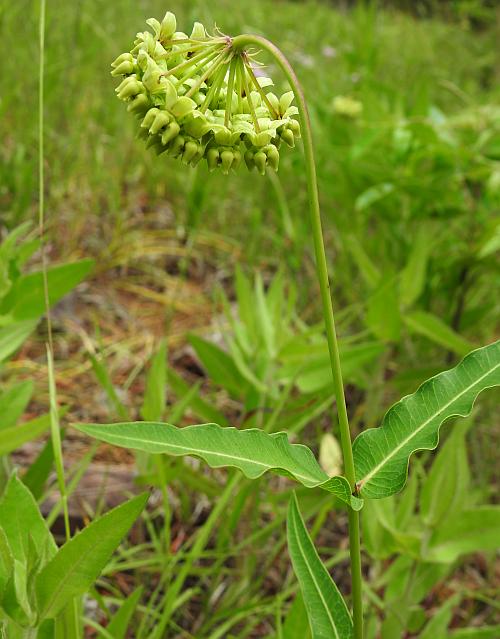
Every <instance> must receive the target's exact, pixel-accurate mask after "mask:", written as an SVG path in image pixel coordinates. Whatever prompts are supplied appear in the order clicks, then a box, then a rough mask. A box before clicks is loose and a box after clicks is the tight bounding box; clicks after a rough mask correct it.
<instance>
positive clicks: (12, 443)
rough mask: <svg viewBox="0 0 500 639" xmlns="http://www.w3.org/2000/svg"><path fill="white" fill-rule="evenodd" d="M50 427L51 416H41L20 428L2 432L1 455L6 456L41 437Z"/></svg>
mask: <svg viewBox="0 0 500 639" xmlns="http://www.w3.org/2000/svg"><path fill="white" fill-rule="evenodd" d="M49 426H50V416H49V415H41V416H40V417H35V419H32V420H30V421H29V422H24V424H19V425H18V426H11V428H5V429H4V430H0V455H6V454H7V453H10V452H12V451H13V450H15V449H16V448H19V447H20V446H22V445H23V444H25V443H26V442H29V441H31V440H32V439H35V438H36V437H39V436H40V435H42V433H44V432H45V431H46V430H47V429H48V428H49Z"/></svg>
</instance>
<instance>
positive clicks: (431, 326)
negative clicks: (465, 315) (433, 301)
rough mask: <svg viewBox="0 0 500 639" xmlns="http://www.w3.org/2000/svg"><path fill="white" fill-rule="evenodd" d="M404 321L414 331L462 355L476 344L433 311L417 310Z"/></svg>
mask: <svg viewBox="0 0 500 639" xmlns="http://www.w3.org/2000/svg"><path fill="white" fill-rule="evenodd" d="M404 321H405V322H406V324H407V325H408V327H409V328H410V330H412V331H413V332H414V333H418V334H419V335H423V336H424V337H427V338H428V339H430V340H431V341H433V342H435V343H436V344H439V345H440V346H444V348H447V349H449V350H450V351H453V352H454V353H457V355H461V356H462V357H463V356H464V355H465V354H466V353H468V352H469V351H470V350H471V349H472V348H474V344H472V343H471V342H469V341H468V340H466V339H465V338H463V337H462V336H461V335H459V334H458V333H456V332H455V331H454V330H453V329H452V328H450V327H449V326H448V325H447V324H445V323H444V322H443V320H442V319H439V317H436V316H435V315H433V314H432V313H426V312H425V311H415V312H414V313H411V314H410V315H406V316H405V318H404Z"/></svg>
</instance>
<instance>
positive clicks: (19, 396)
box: [0, 380, 33, 430]
mask: <svg viewBox="0 0 500 639" xmlns="http://www.w3.org/2000/svg"><path fill="white" fill-rule="evenodd" d="M32 395H33V382H32V381H31V380H28V381H26V382H21V383H20V384H16V385H15V386H12V387H11V388H9V389H7V390H6V391H5V392H4V393H2V394H1V395H0V430H3V429H5V428H9V427H10V426H14V425H15V424H16V422H17V420H18V419H19V418H20V417H21V415H22V414H23V413H24V411H25V410H26V406H27V405H28V403H29V401H30V399H31V396H32Z"/></svg>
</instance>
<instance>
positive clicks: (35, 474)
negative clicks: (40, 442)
mask: <svg viewBox="0 0 500 639" xmlns="http://www.w3.org/2000/svg"><path fill="white" fill-rule="evenodd" d="M63 435H64V431H61V438H62V437H63ZM53 463H54V449H53V446H52V440H51V439H48V440H47V442H46V444H45V446H44V447H43V448H42V450H41V452H40V453H39V454H38V456H37V458H36V459H35V460H34V461H33V462H32V463H31V465H30V467H29V468H28V470H27V471H26V472H25V474H24V475H23V476H22V481H23V484H24V485H25V486H27V487H28V488H29V489H30V491H31V492H32V494H33V497H34V498H35V499H37V500H38V499H40V497H41V496H42V495H43V491H44V490H45V484H46V483H47V479H48V478H49V475H50V471H51V470H52V464H53Z"/></svg>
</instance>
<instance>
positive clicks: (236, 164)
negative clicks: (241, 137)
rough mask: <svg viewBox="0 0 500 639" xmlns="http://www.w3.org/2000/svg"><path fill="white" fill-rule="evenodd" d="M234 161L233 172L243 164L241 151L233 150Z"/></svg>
mask: <svg viewBox="0 0 500 639" xmlns="http://www.w3.org/2000/svg"><path fill="white" fill-rule="evenodd" d="M233 155H234V160H233V166H232V169H233V171H236V170H237V169H238V168H239V166H240V164H241V151H240V150H239V149H234V150H233Z"/></svg>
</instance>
